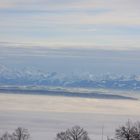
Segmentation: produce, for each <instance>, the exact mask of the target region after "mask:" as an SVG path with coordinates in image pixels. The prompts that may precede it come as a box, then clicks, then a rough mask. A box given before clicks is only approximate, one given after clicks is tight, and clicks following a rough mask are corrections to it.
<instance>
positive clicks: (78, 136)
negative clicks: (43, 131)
mask: <svg viewBox="0 0 140 140" xmlns="http://www.w3.org/2000/svg"><path fill="white" fill-rule="evenodd" d="M56 140H89V137H88V133H87V131H85V130H84V129H83V128H81V127H80V126H74V127H72V128H71V129H67V130H66V131H65V132H60V133H58V134H57V136H56Z"/></svg>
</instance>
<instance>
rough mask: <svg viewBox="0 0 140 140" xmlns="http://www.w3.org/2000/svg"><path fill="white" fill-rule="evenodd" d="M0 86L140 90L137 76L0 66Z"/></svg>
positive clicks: (139, 77)
mask: <svg viewBox="0 0 140 140" xmlns="http://www.w3.org/2000/svg"><path fill="white" fill-rule="evenodd" d="M0 85H1V86H2V85H14V86H15V85H16V86H18V85H20V86H21V85H33V86H34V85H38V86H39V85H43V86H44V85H45V86H62V87H86V88H111V89H132V90H140V76H139V75H130V76H124V75H112V74H106V75H99V76H95V75H94V74H91V73H80V74H72V75H69V76H68V75H65V74H59V73H57V72H51V73H50V72H42V71H40V70H34V69H31V68H30V69H29V68H25V69H23V70H12V69H8V68H6V67H5V66H2V65H0Z"/></svg>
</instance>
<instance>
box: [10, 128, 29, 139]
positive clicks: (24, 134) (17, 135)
mask: <svg viewBox="0 0 140 140" xmlns="http://www.w3.org/2000/svg"><path fill="white" fill-rule="evenodd" d="M13 137H14V140H28V139H29V138H30V134H29V132H28V130H27V129H25V128H22V127H18V128H17V129H16V130H15V132H14V133H13Z"/></svg>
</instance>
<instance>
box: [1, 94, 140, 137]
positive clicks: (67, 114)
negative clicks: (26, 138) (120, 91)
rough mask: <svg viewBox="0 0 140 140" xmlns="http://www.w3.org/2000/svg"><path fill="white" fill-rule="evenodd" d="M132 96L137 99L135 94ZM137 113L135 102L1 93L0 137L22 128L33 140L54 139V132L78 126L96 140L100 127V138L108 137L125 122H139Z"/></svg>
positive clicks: (138, 113)
mask: <svg viewBox="0 0 140 140" xmlns="http://www.w3.org/2000/svg"><path fill="white" fill-rule="evenodd" d="M128 95H129V93H128ZM133 96H134V97H135V98H138V99H139V94H133ZM139 110H140V101H139V100H115V99H109V100H108V99H94V98H92V99H89V98H78V97H77V98H73V97H64V96H48V95H27V94H26V95H25V94H22V95H21V94H5V93H1V94H0V124H1V125H0V134H1V133H3V132H4V131H6V130H8V131H11V130H13V129H15V128H17V127H18V126H23V127H26V128H28V129H29V130H30V133H31V136H32V139H34V140H41V139H54V138H55V134H56V133H57V132H58V131H61V130H63V129H66V128H69V127H71V126H73V125H77V124H78V125H81V126H82V127H84V128H85V129H87V131H88V132H89V135H90V137H91V138H96V140H100V139H101V131H102V127H103V126H104V138H106V136H107V135H108V136H112V135H113V133H114V130H115V128H116V127H118V126H119V125H120V124H122V123H124V122H126V121H127V120H128V119H130V120H132V121H133V120H139V118H140V112H139Z"/></svg>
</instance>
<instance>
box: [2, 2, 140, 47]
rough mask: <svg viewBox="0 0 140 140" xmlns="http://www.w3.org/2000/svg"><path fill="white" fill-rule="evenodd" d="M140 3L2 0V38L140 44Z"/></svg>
mask: <svg viewBox="0 0 140 140" xmlns="http://www.w3.org/2000/svg"><path fill="white" fill-rule="evenodd" d="M139 5H140V2H139V0H133V1H132V0H106V1H102V0H86V1H85V0H59V1H58V0H28V1H23V0H5V1H2V0H0V17H1V22H0V41H6V42H19V43H20V42H25V43H34V44H41V45H44V46H51V47H54V46H68V47H69V46H77V47H79V46H91V47H95V48H96V46H99V47H100V48H105V49H106V48H110V49H111V48H112V49H120V48H123V49H127V48H132V49H133V48H139V45H140V41H139V37H140V18H139V17H140V14H139V13H140V7H139ZM103 46H105V47H103Z"/></svg>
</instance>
